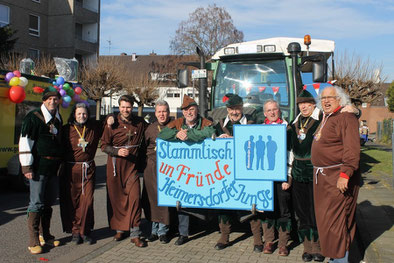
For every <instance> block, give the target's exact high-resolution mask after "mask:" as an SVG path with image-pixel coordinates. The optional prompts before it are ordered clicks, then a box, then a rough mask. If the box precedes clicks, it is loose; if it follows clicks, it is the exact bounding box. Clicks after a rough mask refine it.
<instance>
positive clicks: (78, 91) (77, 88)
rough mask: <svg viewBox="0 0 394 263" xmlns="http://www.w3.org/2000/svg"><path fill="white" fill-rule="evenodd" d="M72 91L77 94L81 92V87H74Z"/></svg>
mask: <svg viewBox="0 0 394 263" xmlns="http://www.w3.org/2000/svg"><path fill="white" fill-rule="evenodd" d="M74 91H75V94H78V95H79V94H81V93H82V89H81V87H76V88H75V89H74Z"/></svg>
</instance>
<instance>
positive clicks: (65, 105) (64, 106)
mask: <svg viewBox="0 0 394 263" xmlns="http://www.w3.org/2000/svg"><path fill="white" fill-rule="evenodd" d="M68 106H70V103H67V102H65V101H63V102H62V107H63V108H68Z"/></svg>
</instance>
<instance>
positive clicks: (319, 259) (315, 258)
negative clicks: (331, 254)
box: [313, 254, 325, 262]
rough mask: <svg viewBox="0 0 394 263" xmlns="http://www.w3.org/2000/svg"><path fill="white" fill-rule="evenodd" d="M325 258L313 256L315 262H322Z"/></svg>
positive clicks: (318, 255) (319, 255)
mask: <svg viewBox="0 0 394 263" xmlns="http://www.w3.org/2000/svg"><path fill="white" fill-rule="evenodd" d="M324 259H325V257H324V256H323V255H322V254H313V260H314V261H316V262H323V261H324Z"/></svg>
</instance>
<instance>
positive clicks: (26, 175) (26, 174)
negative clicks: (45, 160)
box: [25, 173, 33, 179]
mask: <svg viewBox="0 0 394 263" xmlns="http://www.w3.org/2000/svg"><path fill="white" fill-rule="evenodd" d="M25 177H26V178H27V179H33V173H25Z"/></svg>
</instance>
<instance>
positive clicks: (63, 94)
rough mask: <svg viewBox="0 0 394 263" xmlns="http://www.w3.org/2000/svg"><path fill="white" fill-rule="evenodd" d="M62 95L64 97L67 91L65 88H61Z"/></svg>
mask: <svg viewBox="0 0 394 263" xmlns="http://www.w3.org/2000/svg"><path fill="white" fill-rule="evenodd" d="M59 93H60V96H62V97H64V96H65V95H66V94H67V93H66V91H65V90H64V89H60V90H59Z"/></svg>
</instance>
